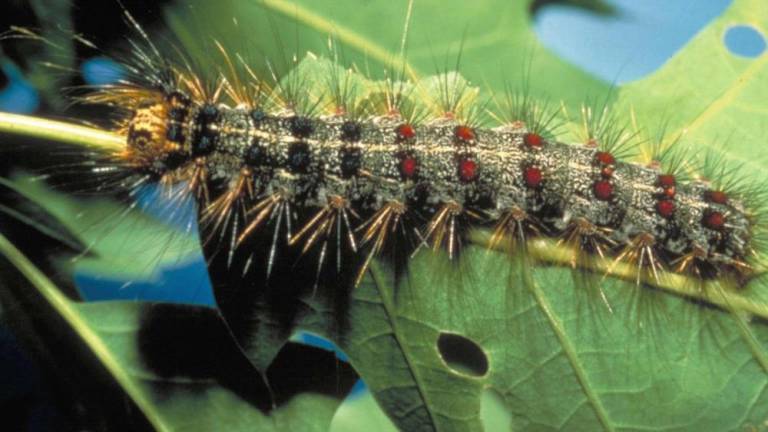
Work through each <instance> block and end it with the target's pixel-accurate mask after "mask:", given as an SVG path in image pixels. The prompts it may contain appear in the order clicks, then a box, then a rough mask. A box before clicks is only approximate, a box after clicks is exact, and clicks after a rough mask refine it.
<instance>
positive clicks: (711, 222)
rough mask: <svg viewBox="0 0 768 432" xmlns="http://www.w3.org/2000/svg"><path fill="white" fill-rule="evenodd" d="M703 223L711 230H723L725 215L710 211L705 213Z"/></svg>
mask: <svg viewBox="0 0 768 432" xmlns="http://www.w3.org/2000/svg"><path fill="white" fill-rule="evenodd" d="M701 223H702V224H703V225H704V226H705V227H707V228H709V229H711V230H721V229H723V227H725V215H723V214H722V213H720V212H719V211H709V212H706V213H704V217H703V218H702V220H701Z"/></svg>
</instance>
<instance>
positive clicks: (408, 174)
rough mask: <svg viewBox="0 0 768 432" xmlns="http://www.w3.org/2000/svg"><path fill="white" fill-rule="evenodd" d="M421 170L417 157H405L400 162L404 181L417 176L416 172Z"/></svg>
mask: <svg viewBox="0 0 768 432" xmlns="http://www.w3.org/2000/svg"><path fill="white" fill-rule="evenodd" d="M418 169H419V162H418V161H417V160H416V158H415V157H413V156H410V155H405V156H403V157H402V159H401V160H400V175H401V176H402V177H403V178H404V179H411V178H413V177H415V176H416V171H418Z"/></svg>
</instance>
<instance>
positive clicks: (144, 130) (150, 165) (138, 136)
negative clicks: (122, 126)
mask: <svg viewBox="0 0 768 432" xmlns="http://www.w3.org/2000/svg"><path fill="white" fill-rule="evenodd" d="M188 109H189V99H188V98H187V97H186V96H184V95H182V94H180V93H171V94H169V95H163V94H161V93H158V92H153V93H149V94H147V95H146V97H144V98H143V99H142V100H141V101H140V102H139V103H137V104H136V105H135V106H134V107H133V108H132V110H131V111H132V113H133V115H132V116H131V118H130V120H129V121H128V123H127V127H126V137H127V147H126V149H125V152H124V153H123V157H124V158H125V159H126V160H128V161H129V162H130V163H131V164H132V165H134V166H136V167H141V168H144V169H148V170H149V171H152V172H155V173H158V174H162V173H164V172H165V171H167V170H169V169H173V168H175V167H176V166H177V165H178V161H179V160H180V159H183V158H180V157H179V156H181V153H182V151H183V144H184V141H185V132H184V129H185V120H186V117H187V114H188Z"/></svg>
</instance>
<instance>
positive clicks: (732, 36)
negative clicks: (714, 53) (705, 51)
mask: <svg viewBox="0 0 768 432" xmlns="http://www.w3.org/2000/svg"><path fill="white" fill-rule="evenodd" d="M723 42H724V43H725V47H726V48H728V51H730V52H731V54H735V55H738V56H742V57H752V58H754V57H759V56H760V54H762V53H763V52H764V51H765V38H764V37H763V35H762V33H760V31H759V30H757V29H756V28H754V27H752V26H748V25H737V26H733V27H731V28H729V29H728V30H727V31H726V32H725V38H724V40H723Z"/></svg>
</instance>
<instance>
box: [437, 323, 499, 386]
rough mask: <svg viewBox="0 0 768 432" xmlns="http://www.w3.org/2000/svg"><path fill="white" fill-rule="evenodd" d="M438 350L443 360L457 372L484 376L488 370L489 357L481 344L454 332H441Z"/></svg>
mask: <svg viewBox="0 0 768 432" xmlns="http://www.w3.org/2000/svg"><path fill="white" fill-rule="evenodd" d="M437 350H438V351H439V352H440V356H441V357H442V358H443V361H445V363H446V364H447V365H448V367H450V368H451V369H453V370H455V371H456V372H459V373H462V374H466V375H472V376H483V375H485V374H486V373H487V372H488V358H487V357H486V356H485V353H484V352H483V350H482V349H481V348H480V346H479V345H478V344H476V343H474V342H473V341H471V340H470V339H467V338H465V337H464V336H460V335H457V334H453V333H440V337H439V338H438V339H437Z"/></svg>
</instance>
